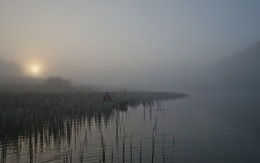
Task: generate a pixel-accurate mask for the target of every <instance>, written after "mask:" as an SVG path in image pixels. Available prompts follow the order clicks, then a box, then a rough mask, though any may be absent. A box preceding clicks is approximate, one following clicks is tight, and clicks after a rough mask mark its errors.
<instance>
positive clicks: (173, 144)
mask: <svg viewBox="0 0 260 163" xmlns="http://www.w3.org/2000/svg"><path fill="white" fill-rule="evenodd" d="M172 147H173V148H174V147H175V136H172Z"/></svg>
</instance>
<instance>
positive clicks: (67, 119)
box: [0, 92, 186, 162]
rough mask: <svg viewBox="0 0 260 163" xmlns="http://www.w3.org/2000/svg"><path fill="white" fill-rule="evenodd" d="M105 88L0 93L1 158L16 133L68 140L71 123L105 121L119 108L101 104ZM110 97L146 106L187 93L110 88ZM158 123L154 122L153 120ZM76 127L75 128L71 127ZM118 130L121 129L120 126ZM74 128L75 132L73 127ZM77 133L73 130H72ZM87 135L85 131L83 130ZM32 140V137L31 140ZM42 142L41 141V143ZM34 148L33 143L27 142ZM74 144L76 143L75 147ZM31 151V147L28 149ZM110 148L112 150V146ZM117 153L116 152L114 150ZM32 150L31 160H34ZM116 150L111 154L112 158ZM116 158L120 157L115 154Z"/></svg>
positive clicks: (68, 155) (67, 155) (67, 157)
mask: <svg viewBox="0 0 260 163" xmlns="http://www.w3.org/2000/svg"><path fill="white" fill-rule="evenodd" d="M103 95H104V92H56V93H46V92H45V93H44V92H27V93H3V92H2V93H0V129H1V130H0V143H1V145H2V147H1V148H2V153H1V162H4V160H5V159H6V158H5V157H6V153H5V151H6V149H5V148H6V147H5V145H6V144H8V142H9V141H12V140H17V139H18V137H29V138H34V139H38V138H39V142H40V144H44V143H46V144H48V141H50V139H51V137H53V139H55V140H57V139H61V138H66V139H67V141H68V142H69V144H70V141H71V139H72V137H71V135H72V132H73V124H75V123H77V124H79V126H80V124H85V122H86V121H87V122H88V124H89V125H90V126H91V122H92V121H95V122H96V123H97V124H100V123H101V121H102V119H103V120H104V122H105V123H107V122H109V120H110V119H111V118H112V117H113V116H114V115H116V114H118V111H126V110H125V109H123V110H120V109H119V107H118V106H117V107H105V108H104V107H102V105H101V104H102V97H103ZM111 96H112V98H113V99H114V100H115V101H116V100H117V101H123V104H124V105H125V106H130V107H135V106H137V105H143V106H145V107H146V106H149V107H152V105H155V104H157V105H159V103H160V101H162V100H170V99H176V98H182V97H184V96H186V95H184V94H180V93H163V92H156V93H155V92H111ZM116 118H117V120H116V122H117V123H116V132H117V133H116V146H117V151H118V142H117V141H118V139H119V133H118V132H119V126H120V124H118V123H119V122H118V117H117V116H116ZM156 123H157V122H156ZM156 123H155V125H154V131H153V142H152V144H153V147H152V148H153V150H152V151H153V152H152V161H153V155H154V141H155V140H154V139H155V138H154V136H155V135H154V134H155V133H154V132H155V130H156V127H157V126H156ZM74 129H75V128H74ZM120 130H121V129H120ZM74 132H77V131H76V130H75V131H74ZM75 135H76V134H75ZM86 135H87V134H86ZM122 139H123V140H122V142H123V144H122V160H121V161H122V162H125V150H126V134H125V133H124V135H123V137H122ZM30 142H33V140H30ZM80 144H81V145H80V158H79V159H80V162H84V161H83V159H84V158H83V155H84V148H87V145H88V141H87V137H85V139H84V140H83V141H82V142H80ZM101 145H102V146H101V147H102V154H101V157H100V161H102V162H105V161H106V155H107V154H106V148H105V142H104V138H103V135H102V133H101ZM41 146H42V145H41ZM30 147H31V148H33V144H31V145H30ZM75 148H76V147H75ZM31 151H33V149H32V150H31ZM112 151H113V150H112ZM117 153H118V152H117ZM72 154H73V152H72V148H71V147H70V146H69V147H68V149H67V150H65V151H64V152H63V162H72ZM33 157H34V156H33V153H31V154H30V160H31V161H32V160H33ZM117 157H118V156H117ZM114 158H115V154H114V152H112V154H111V162H113V161H114ZM118 159H119V158H118ZM141 160H142V142H141V140H140V162H141ZM130 162H134V160H133V144H132V137H130Z"/></svg>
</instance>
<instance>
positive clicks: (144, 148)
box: [0, 93, 260, 162]
mask: <svg viewBox="0 0 260 163" xmlns="http://www.w3.org/2000/svg"><path fill="white" fill-rule="evenodd" d="M259 115H260V94H259V93H247V94H241V93H215V94H192V95H191V96H190V97H188V98H183V99H178V100H171V101H164V102H160V103H159V102H158V103H155V105H154V106H152V107H151V106H145V107H144V106H137V107H135V108H128V110H127V111H126V112H117V111H115V113H114V114H113V115H112V116H111V117H106V118H104V117H102V118H101V121H99V120H97V119H92V120H91V121H87V119H86V120H84V121H77V120H75V121H74V120H73V121H71V120H68V121H66V122H65V126H67V127H65V129H64V132H63V133H59V134H58V136H57V135H56V136H53V134H51V133H49V131H48V129H45V130H44V132H43V133H41V134H38V135H39V136H27V137H24V136H21V137H20V138H19V140H14V141H11V142H8V144H7V145H6V150H5V151H3V144H1V147H2V148H0V149H1V155H2V158H3V155H6V162H70V161H72V162H81V161H82V162H103V161H104V162H152V161H154V162H260V118H259ZM2 161H3V160H2Z"/></svg>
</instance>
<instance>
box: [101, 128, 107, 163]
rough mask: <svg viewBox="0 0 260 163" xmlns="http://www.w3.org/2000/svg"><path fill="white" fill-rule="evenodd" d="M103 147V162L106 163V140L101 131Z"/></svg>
mask: <svg viewBox="0 0 260 163" xmlns="http://www.w3.org/2000/svg"><path fill="white" fill-rule="evenodd" d="M101 146H102V160H103V163H105V162H106V148H105V140H104V137H103V133H102V131H101Z"/></svg>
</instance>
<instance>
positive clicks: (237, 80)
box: [204, 41, 260, 91]
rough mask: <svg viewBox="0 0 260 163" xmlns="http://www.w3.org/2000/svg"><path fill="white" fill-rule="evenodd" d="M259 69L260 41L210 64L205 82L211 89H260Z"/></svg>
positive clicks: (205, 75) (205, 74)
mask: <svg viewBox="0 0 260 163" xmlns="http://www.w3.org/2000/svg"><path fill="white" fill-rule="evenodd" d="M259 70H260V41H258V42H256V43H255V44H253V45H251V46H249V47H248V48H247V49H245V50H244V51H240V52H238V53H236V54H233V55H231V56H230V57H228V58H225V59H223V60H221V61H219V62H217V63H216V64H214V65H212V66H210V67H209V68H208V69H207V70H206V73H204V79H205V80H204V83H205V82H206V86H207V87H208V88H211V89H212V88H213V89H219V90H235V91H236V90H239V91H259V90H260V73H259Z"/></svg>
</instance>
